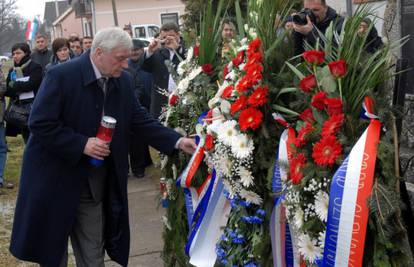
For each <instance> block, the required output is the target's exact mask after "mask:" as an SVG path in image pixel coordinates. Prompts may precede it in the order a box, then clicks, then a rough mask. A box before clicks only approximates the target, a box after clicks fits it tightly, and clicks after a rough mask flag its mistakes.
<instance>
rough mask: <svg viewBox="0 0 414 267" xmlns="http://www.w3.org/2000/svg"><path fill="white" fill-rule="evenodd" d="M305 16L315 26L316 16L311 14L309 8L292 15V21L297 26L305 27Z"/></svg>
mask: <svg viewBox="0 0 414 267" xmlns="http://www.w3.org/2000/svg"><path fill="white" fill-rule="evenodd" d="M306 16H308V17H309V18H310V20H311V21H312V23H313V24H315V22H316V16H315V14H313V12H312V10H310V9H309V8H305V9H302V10H301V11H299V12H298V13H296V14H295V15H293V16H292V21H293V22H294V23H295V24H298V25H306V24H308V20H307V19H306Z"/></svg>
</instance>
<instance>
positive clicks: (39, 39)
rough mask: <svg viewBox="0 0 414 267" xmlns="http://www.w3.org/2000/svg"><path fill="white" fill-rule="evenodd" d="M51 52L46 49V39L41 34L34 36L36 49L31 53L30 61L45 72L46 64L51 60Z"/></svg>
mask: <svg viewBox="0 0 414 267" xmlns="http://www.w3.org/2000/svg"><path fill="white" fill-rule="evenodd" d="M52 55H53V53H52V51H51V50H49V49H48V48H47V38H46V36H44V35H42V34H38V35H37V36H36V48H35V49H34V51H33V52H32V56H31V57H32V60H33V61H34V62H36V63H37V64H39V65H40V66H42V69H43V70H45V67H46V65H47V64H49V63H50V61H51V58H52Z"/></svg>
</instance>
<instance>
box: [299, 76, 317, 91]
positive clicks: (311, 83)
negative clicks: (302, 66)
mask: <svg viewBox="0 0 414 267" xmlns="http://www.w3.org/2000/svg"><path fill="white" fill-rule="evenodd" d="M317 85H318V83H317V81H316V77H315V75H313V74H311V75H309V76H306V77H305V78H303V79H302V80H301V81H300V89H302V91H303V92H305V93H309V92H310V91H312V89H313V88H315V87H316V86H317Z"/></svg>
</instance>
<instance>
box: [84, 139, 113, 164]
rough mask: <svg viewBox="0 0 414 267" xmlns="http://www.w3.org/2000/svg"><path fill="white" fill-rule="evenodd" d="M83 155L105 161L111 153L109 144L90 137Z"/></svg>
mask: <svg viewBox="0 0 414 267" xmlns="http://www.w3.org/2000/svg"><path fill="white" fill-rule="evenodd" d="M83 153H84V154H86V155H88V156H90V157H92V158H95V159H99V160H103V159H104V157H106V156H108V155H109V154H110V153H111V151H110V150H109V144H108V143H107V142H104V141H102V140H100V139H98V138H96V137H90V138H89V139H88V142H87V143H86V145H85V148H84V149H83Z"/></svg>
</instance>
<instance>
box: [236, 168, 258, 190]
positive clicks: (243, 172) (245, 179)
mask: <svg viewBox="0 0 414 267" xmlns="http://www.w3.org/2000/svg"><path fill="white" fill-rule="evenodd" d="M237 171H238V174H239V176H240V180H241V182H242V184H243V186H244V187H249V186H251V185H253V179H254V178H253V176H252V172H251V171H249V170H248V169H246V168H245V167H239V169H238V170H237Z"/></svg>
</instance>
